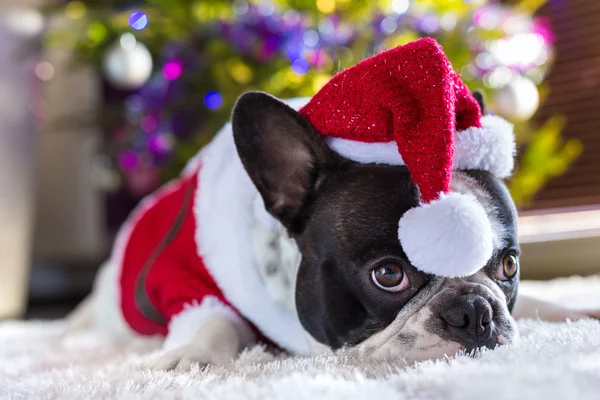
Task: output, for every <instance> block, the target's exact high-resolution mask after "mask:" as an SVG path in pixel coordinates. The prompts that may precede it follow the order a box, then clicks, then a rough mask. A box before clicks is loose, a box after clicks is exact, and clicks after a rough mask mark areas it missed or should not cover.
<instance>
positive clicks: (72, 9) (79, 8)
mask: <svg viewBox="0 0 600 400" xmlns="http://www.w3.org/2000/svg"><path fill="white" fill-rule="evenodd" d="M85 11H86V8H85V4H83V3H82V2H81V1H71V2H69V3H68V4H67V5H66V6H65V15H66V16H67V17H69V18H71V19H81V18H83V16H84V15H85Z"/></svg>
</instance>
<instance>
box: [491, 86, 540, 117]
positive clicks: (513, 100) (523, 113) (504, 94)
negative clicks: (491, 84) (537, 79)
mask: <svg viewBox="0 0 600 400" xmlns="http://www.w3.org/2000/svg"><path fill="white" fill-rule="evenodd" d="M494 104H495V106H496V111H498V113H499V114H501V115H503V116H506V117H508V118H514V119H517V120H526V119H529V118H531V117H532V116H533V114H535V112H536V111H537V109H538V106H539V105H540V94H539V92H538V89H537V86H536V85H535V83H533V82H532V81H531V79H529V78H527V77H525V76H516V77H514V78H513V79H512V80H511V81H510V82H509V83H508V84H507V85H506V86H504V87H502V88H500V89H499V90H498V91H497V92H496V93H495V94H494Z"/></svg>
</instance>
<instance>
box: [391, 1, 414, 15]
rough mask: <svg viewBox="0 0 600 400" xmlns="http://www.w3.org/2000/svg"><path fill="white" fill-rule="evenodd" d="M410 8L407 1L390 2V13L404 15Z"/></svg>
mask: <svg viewBox="0 0 600 400" xmlns="http://www.w3.org/2000/svg"><path fill="white" fill-rule="evenodd" d="M409 7H410V1H409V0H393V1H392V11H393V12H395V13H396V14H404V13H405V12H407V11H408V8H409Z"/></svg>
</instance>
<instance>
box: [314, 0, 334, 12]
mask: <svg viewBox="0 0 600 400" xmlns="http://www.w3.org/2000/svg"><path fill="white" fill-rule="evenodd" d="M317 9H318V10H319V11H320V12H322V13H323V14H331V13H332V12H334V11H335V0H317Z"/></svg>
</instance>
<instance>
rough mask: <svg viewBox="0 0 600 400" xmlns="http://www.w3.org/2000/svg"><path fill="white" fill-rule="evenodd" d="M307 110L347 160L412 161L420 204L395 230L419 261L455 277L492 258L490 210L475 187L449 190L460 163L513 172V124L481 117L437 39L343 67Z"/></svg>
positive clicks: (462, 166) (502, 173)
mask: <svg viewBox="0 0 600 400" xmlns="http://www.w3.org/2000/svg"><path fill="white" fill-rule="evenodd" d="M300 113H301V114H302V115H303V116H304V117H306V118H307V119H308V120H309V121H310V122H311V123H312V125H313V126H314V127H315V129H316V130H317V131H318V132H320V133H321V134H322V135H325V136H328V137H329V138H328V140H329V145H330V146H331V148H332V149H334V150H335V151H337V152H338V153H340V154H341V155H343V156H345V157H347V158H350V159H352V160H354V161H357V162H361V163H384V164H394V165H406V167H407V168H408V170H409V171H410V173H411V177H412V180H413V181H414V183H415V184H416V185H417V187H418V188H419V192H420V200H421V204H420V206H419V207H416V208H413V209H411V210H409V211H408V212H406V213H405V214H404V216H403V217H402V218H401V219H400V221H399V225H398V226H399V228H398V237H399V240H400V242H401V244H402V247H403V249H404V251H405V253H406V255H407V256H408V258H409V260H410V262H411V263H412V264H413V265H414V266H415V267H416V268H418V269H420V270H421V271H423V272H427V273H432V274H436V275H441V276H448V277H457V276H466V275H470V274H472V273H474V272H476V271H477V270H479V269H480V268H482V267H483V266H484V265H485V264H486V263H487V261H488V260H489V259H490V257H491V255H492V251H493V243H492V229H491V224H490V221H489V219H488V217H487V214H486V211H485V210H484V208H483V206H482V205H481V204H480V203H479V201H478V200H477V199H476V198H475V197H474V196H473V195H470V194H461V193H456V192H451V191H450V181H451V178H452V170H453V169H483V170H487V171H489V172H491V173H493V174H495V175H496V176H498V177H499V178H505V177H507V176H509V175H510V173H511V171H512V168H513V157H514V151H515V150H514V149H515V146H514V137H513V132H512V125H511V124H509V123H508V122H506V121H505V120H503V119H501V118H499V117H494V116H486V117H483V118H482V115H481V110H480V108H479V105H478V104H477V101H476V100H475V98H474V97H473V95H472V94H471V93H470V91H469V90H468V88H467V87H466V85H465V84H464V83H463V82H462V81H461V79H460V77H459V76H458V75H457V74H456V72H455V71H454V70H453V68H452V66H451V64H450V62H449V61H448V59H447V58H446V56H445V55H444V52H443V50H442V48H441V46H440V45H439V44H438V43H437V42H436V41H435V40H433V39H430V38H424V39H420V40H417V41H415V42H412V43H409V44H407V45H404V46H399V47H396V48H394V49H391V50H388V51H385V52H383V53H380V54H378V55H375V56H373V57H371V58H368V59H366V60H364V61H362V62H361V63H359V64H357V65H356V66H354V67H352V68H349V69H347V70H345V71H343V72H341V73H339V74H337V75H336V76H334V77H333V78H332V79H331V81H329V82H328V83H327V84H326V85H325V86H324V87H323V88H322V89H321V90H320V91H319V92H318V93H317V94H316V95H315V96H314V97H313V98H312V99H311V100H310V101H309V102H308V103H307V104H306V105H305V106H304V107H303V108H301V109H300ZM374 207H376V205H374Z"/></svg>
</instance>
